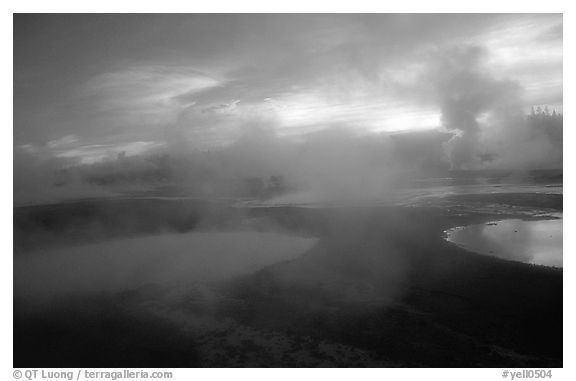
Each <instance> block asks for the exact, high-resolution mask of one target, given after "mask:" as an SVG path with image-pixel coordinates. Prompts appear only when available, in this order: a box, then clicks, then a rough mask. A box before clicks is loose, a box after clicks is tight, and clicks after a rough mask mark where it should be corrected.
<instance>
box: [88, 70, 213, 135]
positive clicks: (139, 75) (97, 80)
mask: <svg viewBox="0 0 576 381" xmlns="http://www.w3.org/2000/svg"><path fill="white" fill-rule="evenodd" d="M223 83H224V81H223V80H221V79H216V78H214V77H213V76H210V75H208V74H205V73H202V72H200V71H198V70H195V69H192V68H188V67H179V66H176V67H173V66H162V65H146V66H134V67H129V68H127V69H123V70H119V71H114V72H108V73H103V74H99V75H97V76H95V77H93V78H91V79H90V80H88V81H87V82H86V83H85V84H84V86H83V87H82V89H81V96H82V97H83V98H84V100H85V101H86V102H88V103H90V105H91V106H93V109H92V110H91V113H92V114H93V115H95V116H101V117H103V118H105V119H107V118H112V119H115V120H116V122H117V123H119V124H122V123H124V124H134V123H146V124H158V123H169V122H171V121H173V119H174V118H175V117H176V115H177V113H178V112H179V111H180V110H182V108H183V107H185V106H186V104H183V103H182V99H183V97H184V96H186V97H190V96H192V95H194V94H198V93H200V92H202V91H205V90H207V89H210V88H214V87H217V86H222V84H223ZM191 103H193V102H191Z"/></svg>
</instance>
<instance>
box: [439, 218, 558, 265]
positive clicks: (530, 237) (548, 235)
mask: <svg viewBox="0 0 576 381" xmlns="http://www.w3.org/2000/svg"><path fill="white" fill-rule="evenodd" d="M447 240H448V241H450V242H453V243H455V244H457V245H458V246H460V247H462V248H465V249H467V250H470V251H474V252H477V253H480V254H485V255H491V256H495V257H500V258H504V259H509V260H513V261H518V262H524V263H531V264H537V265H544V266H552V267H562V219H554V220H540V221H523V220H517V219H513V220H503V221H495V222H489V223H486V224H478V225H469V226H464V227H459V228H454V229H450V230H449V231H447Z"/></svg>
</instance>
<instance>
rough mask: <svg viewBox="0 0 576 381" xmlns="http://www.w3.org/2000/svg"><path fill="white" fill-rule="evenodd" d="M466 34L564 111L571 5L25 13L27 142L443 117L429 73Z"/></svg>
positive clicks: (149, 142) (101, 149) (120, 140)
mask: <svg viewBox="0 0 576 381" xmlns="http://www.w3.org/2000/svg"><path fill="white" fill-rule="evenodd" d="M459 44H473V45H478V46H482V47H483V48H484V49H486V52H487V57H488V66H489V68H490V69H491V70H492V71H493V72H494V73H496V75H497V76H498V77H501V78H503V79H509V80H512V81H516V82H517V83H518V84H519V85H520V86H521V88H522V89H523V98H522V99H523V102H524V104H523V106H524V107H525V108H529V107H530V106H532V105H545V104H546V105H549V106H550V107H552V108H556V109H557V110H561V109H562V101H563V99H562V16H561V15H534V14H530V15H514V14H506V15H490V14H479V15H458V14H451V15H442V14H432V15H249V14H245V15H41V16H38V15H17V16H16V17H15V22H14V96H15V103H14V144H15V146H18V147H29V149H33V148H30V147H42V149H43V150H48V151H51V152H53V154H54V155H55V156H57V157H63V158H75V159H77V160H79V161H81V162H91V161H95V160H99V159H101V158H105V157H107V155H117V154H118V153H119V152H126V153H127V154H139V153H142V152H145V151H146V150H147V149H152V148H154V147H158V146H159V145H162V144H165V143H166V141H167V139H168V140H169V137H170V136H171V134H173V132H174V131H177V132H178V137H184V138H188V139H196V140H197V141H199V142H200V141H201V142H204V141H205V142H207V143H206V144H210V142H218V141H220V142H221V141H227V140H229V139H230V137H231V136H234V135H235V134H237V133H238V130H241V129H242V128H245V127H246V126H247V125H249V124H250V123H263V122H262V121H265V122H264V123H269V128H273V129H275V130H276V131H278V132H279V133H280V134H285V135H291V134H306V133H308V132H311V131H317V130H319V129H323V128H330V127H331V126H347V127H349V128H353V129H357V130H360V131H366V132H382V133H385V132H394V131H401V130H418V129H430V128H438V127H440V125H441V117H440V110H439V107H438V105H437V104H435V103H434V102H431V101H430V100H429V99H427V98H426V96H425V94H426V91H427V89H426V86H425V84H423V83H422V81H421V77H420V76H421V72H422V70H424V69H425V67H426V64H427V62H426V57H427V56H426V54H427V52H429V51H431V50H434V49H439V48H443V47H445V46H451V45H459ZM256 121H257V122H256ZM167 137H168V138H167ZM202 144H204V143H202Z"/></svg>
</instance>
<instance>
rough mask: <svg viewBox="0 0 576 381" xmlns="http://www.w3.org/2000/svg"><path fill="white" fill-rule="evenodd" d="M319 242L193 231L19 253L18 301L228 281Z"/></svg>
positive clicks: (16, 263)
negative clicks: (144, 287) (147, 287)
mask: <svg viewBox="0 0 576 381" xmlns="http://www.w3.org/2000/svg"><path fill="white" fill-rule="evenodd" d="M315 243H316V239H314V238H302V237H297V236H290V235H286V234H278V233H258V232H251V231H240V232H194V233H187V234H160V235H151V236H147V237H142V238H129V239H118V240H111V241H107V242H103V243H98V244H84V245H78V246H73V247H70V248H65V249H55V250H37V251H33V252H28V253H25V254H23V255H20V256H16V257H15V258H14V289H15V294H14V296H15V298H16V300H18V301H27V302H32V303H37V302H49V301H51V300H54V299H57V298H62V297H67V296H82V295H85V296H88V295H90V294H98V293H101V292H118V291H127V290H131V289H137V288H139V287H142V286H148V285H153V286H154V285H155V286H160V287H166V286H175V285H176V286H177V285H188V284H190V283H195V282H197V283H202V282H213V281H222V280H229V279H231V278H233V277H238V276H241V275H248V274H251V273H253V272H255V271H257V270H259V269H261V268H263V267H265V266H268V265H271V264H273V263H277V262H280V261H285V260H290V259H294V258H297V257H298V256H300V255H302V254H303V253H304V252H306V250H308V249H310V248H311V247H312V246H313V245H314V244H315Z"/></svg>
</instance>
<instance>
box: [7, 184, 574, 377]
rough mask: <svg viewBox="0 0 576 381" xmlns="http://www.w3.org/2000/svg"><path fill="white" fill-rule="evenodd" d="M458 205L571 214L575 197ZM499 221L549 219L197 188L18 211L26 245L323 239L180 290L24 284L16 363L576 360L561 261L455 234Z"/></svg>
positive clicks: (18, 236) (22, 249) (18, 242)
mask: <svg viewBox="0 0 576 381" xmlns="http://www.w3.org/2000/svg"><path fill="white" fill-rule="evenodd" d="M459 197H460V198H459ZM466 198H472V199H473V200H470V199H466ZM453 201H454V202H457V203H466V202H480V203H493V204H494V203H502V204H508V205H514V204H519V205H521V206H529V207H534V208H545V209H549V210H556V211H558V210H562V196H561V195H544V194H539V195H536V194H533V195H530V194H524V195H522V196H520V197H519V196H518V195H514V194H498V195H489V194H486V195H476V196H474V195H466V196H458V197H456V198H455V199H454V200H453ZM463 210H464V211H463ZM494 218H499V219H502V218H535V217H530V216H526V215H525V214H522V215H519V216H518V215H514V214H507V215H505V216H503V215H502V214H498V215H497V216H495V215H492V214H490V213H485V212H472V211H470V210H468V209H465V208H464V209H462V208H460V209H459V208H447V207H444V206H437V207H434V206H429V207H384V206H382V207H370V208H344V207H342V208H325V209H322V208H298V207H276V208H233V207H228V206H222V205H215V204H210V203H207V202H200V201H183V200H174V201H169V200H107V201H103V200H99V201H83V202H75V203H65V204H58V205H46V206H36V207H21V208H15V209H14V231H15V233H14V247H15V252H14V255H15V256H19V255H28V252H30V251H31V250H34V249H36V248H46V247H64V246H69V245H76V244H81V243H85V242H98V241H103V240H108V239H112V238H117V237H128V236H142V235H149V234H153V233H157V232H162V231H178V232H182V233H185V232H189V231H194V230H210V229H212V230H227V229H231V230H233V229H235V228H237V227H238V226H239V225H240V224H241V223H242V221H246V220H250V221H255V223H253V224H252V228H253V229H266V228H267V227H269V226H274V229H276V230H282V231H285V232H290V233H292V234H298V235H306V236H316V237H319V238H320V241H319V243H318V244H317V245H316V246H315V247H313V248H312V249H311V250H309V251H308V252H307V253H305V254H304V255H302V256H301V257H300V258H298V259H296V260H292V261H286V262H281V263H277V264H275V265H272V266H269V267H267V268H264V269H262V270H260V271H258V272H256V273H254V274H252V275H250V276H246V277H242V278H236V279H230V280H228V281H226V282H220V283H215V284H208V285H184V286H183V287H184V289H183V290H184V291H183V292H180V293H179V294H178V295H176V296H174V295H173V292H171V290H169V289H166V288H163V287H160V286H155V285H150V286H149V287H143V288H141V289H135V290H127V291H126V290H124V291H119V292H117V293H106V294H93V295H87V296H85V297H82V298H73V297H70V298H62V300H61V301H59V302H57V303H52V304H51V305H50V306H49V307H46V306H44V307H42V308H41V309H40V308H39V307H33V306H32V307H30V306H28V305H27V304H26V302H25V301H23V300H21V299H20V298H18V297H17V290H15V299H14V366H15V367H206V366H218V367H230V366H240V367H242V366H271V367H296V366H312V367H313V366H340V367H349V366H353V367H358V366H360V367H363V366H372V367H562V364H563V363H562V332H563V331H562V308H563V307H562V296H563V289H562V270H561V269H556V268H548V267H543V266H534V265H528V264H523V263H518V262H511V261H506V260H502V259H497V258H494V257H488V256H482V255H477V254H474V253H471V252H467V251H465V250H463V249H461V248H459V247H457V246H455V245H453V244H450V243H448V242H446V241H445V240H444V238H443V235H444V230H446V229H448V228H451V227H454V226H460V225H466V224H471V223H480V222H486V221H490V220H492V219H494ZM206 294H209V295H211V296H210V297H207V296H206Z"/></svg>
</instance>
